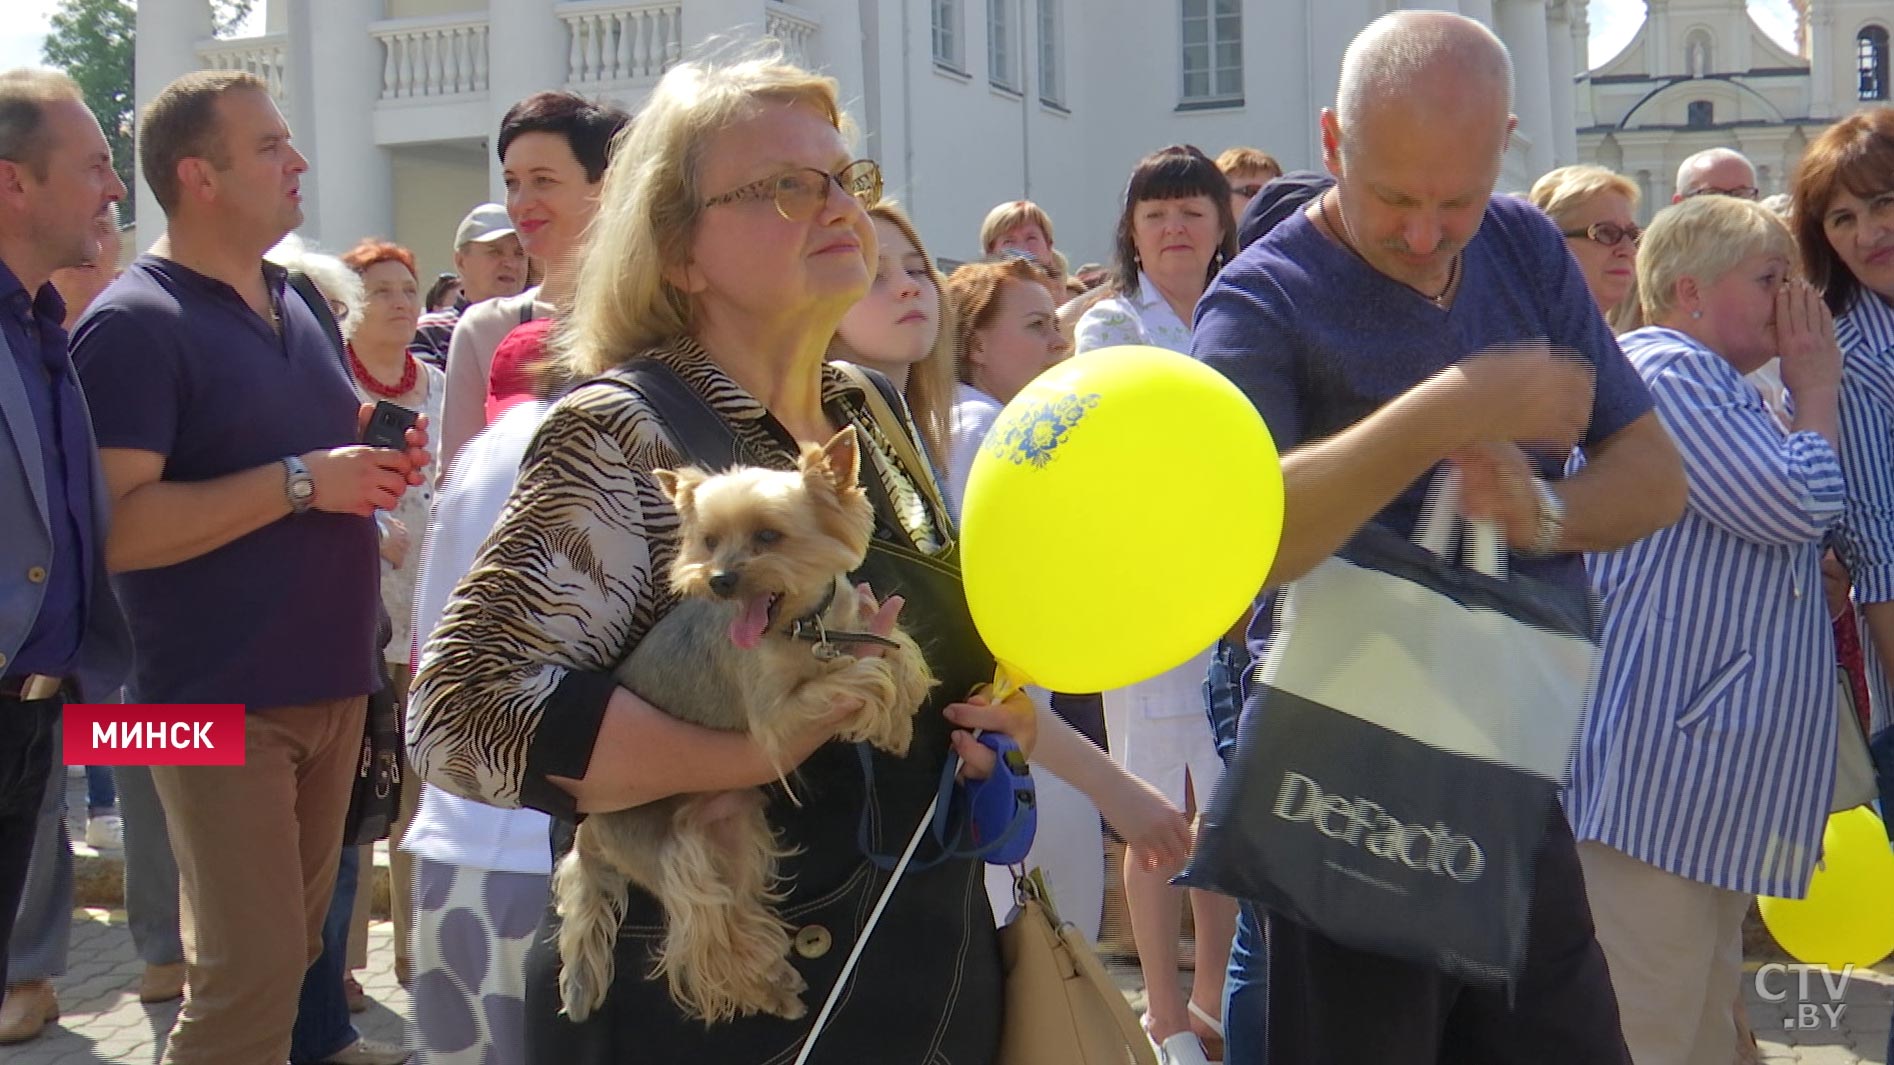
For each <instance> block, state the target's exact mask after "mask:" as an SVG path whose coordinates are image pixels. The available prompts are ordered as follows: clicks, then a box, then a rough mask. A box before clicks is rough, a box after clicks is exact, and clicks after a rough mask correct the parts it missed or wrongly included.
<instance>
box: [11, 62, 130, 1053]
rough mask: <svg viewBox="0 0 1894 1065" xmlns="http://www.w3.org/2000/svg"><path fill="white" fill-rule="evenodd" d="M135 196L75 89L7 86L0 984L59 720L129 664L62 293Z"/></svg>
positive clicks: (15, 1005)
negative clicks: (65, 706) (108, 574)
mask: <svg viewBox="0 0 1894 1065" xmlns="http://www.w3.org/2000/svg"><path fill="white" fill-rule="evenodd" d="M124 195H125V186H124V184H123V183H121V182H120V181H119V180H118V177H117V176H116V175H115V174H114V173H113V171H112V152H111V149H110V148H109V147H108V146H107V145H106V143H105V135H104V134H103V133H101V132H100V131H99V123H98V121H97V120H96V119H94V118H93V117H92V112H90V111H88V110H87V109H86V105H85V100H84V99H83V98H82V97H81V96H80V94H79V87H78V86H77V85H75V84H73V82H72V79H70V78H68V77H66V76H65V75H63V74H55V73H53V72H51V71H42V70H14V71H9V72H8V73H5V74H0V987H4V986H6V982H7V981H6V975H7V974H6V966H7V960H6V945H7V940H8V939H9V938H10V937H11V935H12V931H13V921H14V916H15V914H16V913H17V912H18V910H19V904H20V890H21V887H22V885H23V884H24V883H25V881H26V868H27V860H28V857H29V855H30V854H31V852H32V848H33V835H34V829H35V826H36V824H37V823H38V820H39V806H40V799H41V797H42V796H43V795H44V793H45V791H46V777H47V774H48V773H49V772H50V770H51V768H52V765H53V755H54V752H55V751H56V750H57V749H58V746H57V745H58V744H59V737H58V736H57V735H56V734H55V733H56V731H57V729H58V723H59V711H60V707H61V705H62V703H63V700H64V699H66V698H67V697H69V696H76V697H78V698H83V699H104V698H106V697H107V696H109V695H110V694H111V692H112V690H113V689H114V688H116V687H117V686H118V685H119V683H120V682H121V681H122V680H123V679H124V676H125V670H126V669H127V668H128V667H129V666H130V665H131V643H130V640H129V639H128V637H127V634H126V632H125V620H124V617H123V615H121V614H120V612H119V608H118V603H117V600H116V599H114V598H113V596H112V588H111V584H110V582H109V581H107V580H106V579H105V557H104V545H105V535H104V522H105V507H106V500H105V491H104V488H105V483H104V479H103V477H102V476H101V475H100V472H99V467H98V458H97V451H96V449H95V448H94V446H93V442H92V427H91V422H90V419H89V417H88V416H87V413H86V401H85V396H84V395H83V394H82V393H81V391H80V388H79V380H78V377H77V375H76V374H74V373H73V368H72V361H71V360H70V359H69V358H68V356H67V351H66V331H65V329H64V328H63V327H62V325H61V323H62V322H63V321H64V320H65V314H66V309H65V304H64V303H63V302H62V301H61V300H60V298H59V294H58V292H56V291H55V290H54V289H53V285H52V275H53V271H55V270H60V269H64V268H66V267H71V266H83V265H85V264H87V263H89V262H91V261H92V260H93V259H95V258H97V257H98V255H99V254H100V246H99V238H98V229H97V226H98V220H99V218H100V216H102V215H104V214H105V213H106V212H108V211H109V210H110V209H111V206H112V204H113V203H114V202H116V201H117V200H119V199H121V198H123V197H124ZM57 1013H58V1004H57V1002H56V1001H54V1000H53V998H52V990H51V988H45V989H43V991H42V992H41V993H38V994H35V995H31V996H21V997H16V998H15V999H14V1000H13V1001H12V1002H10V1003H8V1006H7V1008H0V1041H4V1042H18V1041H20V1040H23V1039H30V1038H32V1037H33V1036H34V1035H37V1034H38V1032H39V1030H40V1028H41V1027H42V1026H44V1024H45V1023H46V1022H47V1021H48V1020H50V1019H51V1017H52V1016H56V1015H57Z"/></svg>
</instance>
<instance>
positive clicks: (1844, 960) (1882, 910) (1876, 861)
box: [1758, 806, 1894, 969]
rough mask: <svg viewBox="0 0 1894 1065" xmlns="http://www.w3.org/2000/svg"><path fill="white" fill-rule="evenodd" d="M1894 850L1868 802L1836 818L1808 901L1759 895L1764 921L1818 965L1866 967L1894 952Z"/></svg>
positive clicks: (1795, 954)
mask: <svg viewBox="0 0 1894 1065" xmlns="http://www.w3.org/2000/svg"><path fill="white" fill-rule="evenodd" d="M1890 897H1894V850H1891V849H1889V847H1888V840H1887V828H1886V826H1885V825H1884V824H1883V823H1882V821H1881V818H1880V817H1879V816H1878V815H1876V814H1875V812H1874V811H1873V810H1872V809H1869V808H1868V807H1866V806H1857V807H1855V808H1854V809H1852V810H1844V811H1842V812H1841V813H1838V814H1835V815H1833V816H1831V817H1830V818H1829V819H1828V827H1827V829H1825V830H1824V831H1823V832H1822V864H1821V865H1819V866H1817V867H1816V869H1815V878H1814V880H1813V881H1811V882H1810V884H1809V894H1808V898H1806V899H1773V898H1763V899H1760V900H1758V905H1759V906H1760V908H1761V909H1762V919H1763V923H1764V924H1765V925H1767V926H1768V927H1769V934H1770V935H1772V936H1775V937H1776V943H1777V944H1779V945H1780V946H1781V947H1782V949H1783V950H1785V951H1787V952H1788V953H1789V956H1790V957H1792V958H1794V959H1795V960H1797V961H1800V962H1806V963H1807V964H1810V965H1826V966H1828V967H1829V968H1830V969H1840V968H1842V967H1843V966H1846V965H1855V966H1859V967H1864V968H1865V967H1866V966H1869V965H1873V964H1875V963H1876V962H1879V961H1880V960H1881V959H1882V958H1885V957H1887V956H1888V954H1890V953H1894V906H1890V905H1889V904H1888V902H1889V899H1890Z"/></svg>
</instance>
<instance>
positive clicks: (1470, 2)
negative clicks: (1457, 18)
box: [1460, 0, 1493, 29]
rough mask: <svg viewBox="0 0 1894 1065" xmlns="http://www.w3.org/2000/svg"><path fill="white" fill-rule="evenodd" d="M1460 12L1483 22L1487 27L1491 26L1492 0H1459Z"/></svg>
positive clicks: (1490, 27)
mask: <svg viewBox="0 0 1894 1065" xmlns="http://www.w3.org/2000/svg"><path fill="white" fill-rule="evenodd" d="M1460 13H1461V14H1462V15H1465V16H1466V17H1468V18H1470V19H1473V20H1474V21H1475V22H1483V23H1485V24H1486V27H1487V28H1488V29H1492V27H1493V0H1460Z"/></svg>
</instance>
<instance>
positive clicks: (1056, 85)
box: [1039, 0, 1065, 106]
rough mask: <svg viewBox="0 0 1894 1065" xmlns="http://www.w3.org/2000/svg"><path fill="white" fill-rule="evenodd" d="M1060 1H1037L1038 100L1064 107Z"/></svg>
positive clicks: (1063, 65)
mask: <svg viewBox="0 0 1894 1065" xmlns="http://www.w3.org/2000/svg"><path fill="white" fill-rule="evenodd" d="M1059 4H1060V0H1039V98H1040V99H1041V100H1044V101H1045V102H1046V103H1049V104H1058V105H1060V106H1064V105H1065V64H1064V63H1063V62H1062V61H1061V59H1060V48H1061V47H1062V41H1063V37H1064V35H1063V34H1061V33H1060V32H1059Z"/></svg>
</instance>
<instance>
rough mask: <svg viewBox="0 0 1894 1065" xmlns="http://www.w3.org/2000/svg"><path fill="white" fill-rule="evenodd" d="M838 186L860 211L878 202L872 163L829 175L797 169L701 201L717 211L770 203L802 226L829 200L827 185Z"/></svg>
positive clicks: (877, 173)
mask: <svg viewBox="0 0 1894 1065" xmlns="http://www.w3.org/2000/svg"><path fill="white" fill-rule="evenodd" d="M830 182H834V183H835V184H837V185H839V186H841V189H842V191H843V192H845V193H847V194H848V195H850V196H853V197H854V198H855V200H856V202H858V203H860V204H861V205H862V206H863V207H873V206H874V205H875V204H877V203H880V202H881V166H880V164H878V163H876V162H875V161H874V160H873V159H857V160H855V161H854V162H852V163H850V164H848V165H847V166H845V167H843V168H842V169H840V170H838V171H836V172H835V173H833V174H831V173H829V172H828V171H826V170H817V169H816V168H815V167H812V166H799V167H796V168H795V169H793V170H785V171H783V172H782V173H780V174H776V175H773V176H771V177H766V178H764V179H762V180H761V181H752V182H750V183H749V184H748V185H745V186H743V187H742V188H739V189H731V190H730V191H729V192H726V193H724V194H723V195H721V196H712V197H711V198H710V199H708V200H705V201H704V206H705V207H717V206H720V205H722V204H726V203H737V202H740V201H742V200H761V199H766V198H767V199H772V200H774V201H775V203H776V213H777V214H779V215H782V216H783V218H784V219H785V220H787V221H790V222H801V221H804V220H806V219H808V218H809V217H810V216H812V215H814V214H815V213H816V211H818V210H820V209H821V207H822V204H823V202H824V201H826V200H827V199H828V198H829V183H830Z"/></svg>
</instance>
